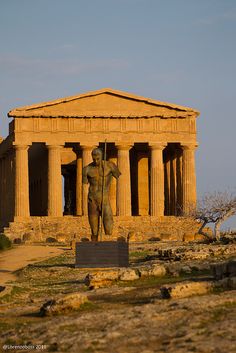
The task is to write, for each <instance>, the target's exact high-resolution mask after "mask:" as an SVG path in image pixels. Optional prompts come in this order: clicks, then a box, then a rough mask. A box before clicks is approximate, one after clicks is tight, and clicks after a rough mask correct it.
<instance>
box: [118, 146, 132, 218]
mask: <svg viewBox="0 0 236 353" xmlns="http://www.w3.org/2000/svg"><path fill="white" fill-rule="evenodd" d="M116 147H117V150H118V155H117V157H118V158H117V166H118V169H119V170H120V172H121V175H120V177H119V178H118V180H117V197H116V202H117V204H116V212H117V216H131V186H130V159H129V150H130V148H131V145H117V146H116Z"/></svg>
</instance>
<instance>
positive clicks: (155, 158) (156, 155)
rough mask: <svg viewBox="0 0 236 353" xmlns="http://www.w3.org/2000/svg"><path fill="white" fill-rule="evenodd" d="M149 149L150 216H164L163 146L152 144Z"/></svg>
mask: <svg viewBox="0 0 236 353" xmlns="http://www.w3.org/2000/svg"><path fill="white" fill-rule="evenodd" d="M150 148H151V185H150V187H151V205H150V214H151V216H163V215H164V199H165V198H164V164H163V149H164V148H165V145H164V144H161V143H160V144H153V145H151V146H150Z"/></svg>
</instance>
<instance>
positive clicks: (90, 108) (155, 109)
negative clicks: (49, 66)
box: [8, 88, 199, 118]
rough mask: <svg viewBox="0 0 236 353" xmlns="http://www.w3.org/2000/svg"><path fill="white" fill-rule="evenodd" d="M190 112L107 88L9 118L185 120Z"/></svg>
mask: <svg viewBox="0 0 236 353" xmlns="http://www.w3.org/2000/svg"><path fill="white" fill-rule="evenodd" d="M198 114H199V113H198V112H197V111H196V110H194V109H191V108H188V107H183V106H179V105H175V104H171V103H166V102H160V101H157V100H153V99H149V98H145V97H140V96H136V95H133V94H129V93H126V92H122V91H116V90H113V89H110V88H107V89H102V90H99V91H92V92H87V93H84V94H80V95H77V96H72V97H66V98H62V99H57V100H54V101H51V102H45V103H40V104H34V105H29V106H25V107H20V108H16V109H13V110H11V111H10V112H9V113H8V116H9V117H41V118H43V117H77V118H84V117H88V118H90V117H105V118H106V117H110V118H115V117H127V118H137V117H155V116H160V117H164V118H168V117H188V116H197V115H198Z"/></svg>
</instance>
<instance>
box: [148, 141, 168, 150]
mask: <svg viewBox="0 0 236 353" xmlns="http://www.w3.org/2000/svg"><path fill="white" fill-rule="evenodd" d="M166 146H167V144H166V143H162V142H160V143H149V147H150V149H151V150H164V148H165V147H166Z"/></svg>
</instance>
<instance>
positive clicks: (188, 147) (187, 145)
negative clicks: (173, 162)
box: [181, 143, 198, 150]
mask: <svg viewBox="0 0 236 353" xmlns="http://www.w3.org/2000/svg"><path fill="white" fill-rule="evenodd" d="M197 147H198V144H197V143H181V148H182V149H183V150H195V149H196V148H197Z"/></svg>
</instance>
